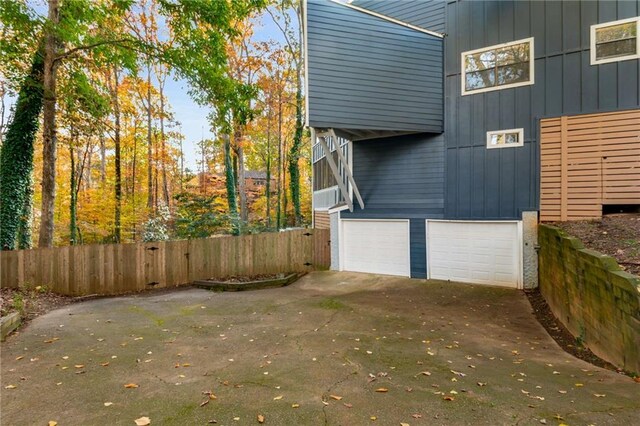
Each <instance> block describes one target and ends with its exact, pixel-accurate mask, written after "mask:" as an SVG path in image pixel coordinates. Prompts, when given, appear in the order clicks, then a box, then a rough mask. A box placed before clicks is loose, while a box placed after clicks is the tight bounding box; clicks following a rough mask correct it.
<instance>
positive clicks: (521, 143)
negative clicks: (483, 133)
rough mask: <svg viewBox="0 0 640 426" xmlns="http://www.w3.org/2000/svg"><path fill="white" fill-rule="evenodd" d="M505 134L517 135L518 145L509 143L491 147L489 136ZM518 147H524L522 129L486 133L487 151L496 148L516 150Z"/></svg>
mask: <svg viewBox="0 0 640 426" xmlns="http://www.w3.org/2000/svg"><path fill="white" fill-rule="evenodd" d="M507 133H517V134H518V143H509V144H503V145H491V136H493V135H500V134H507ZM519 146H524V129H523V128H519V129H506V130H491V131H488V132H487V149H497V148H517V147H519Z"/></svg>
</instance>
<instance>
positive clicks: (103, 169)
mask: <svg viewBox="0 0 640 426" xmlns="http://www.w3.org/2000/svg"><path fill="white" fill-rule="evenodd" d="M106 180H107V146H106V144H105V141H104V135H103V134H102V133H100V182H101V183H102V184H103V185H104V182H105V181H106Z"/></svg>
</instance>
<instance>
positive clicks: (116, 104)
mask: <svg viewBox="0 0 640 426" xmlns="http://www.w3.org/2000/svg"><path fill="white" fill-rule="evenodd" d="M119 84H120V83H119V81H118V69H117V68H115V67H114V69H113V95H112V96H113V115H114V126H113V127H114V129H113V142H114V145H115V169H116V170H115V184H114V186H115V198H116V206H115V217H114V240H115V242H116V243H119V242H120V241H121V235H120V234H121V224H120V215H121V211H122V173H121V170H120V101H119V99H118V85H119Z"/></svg>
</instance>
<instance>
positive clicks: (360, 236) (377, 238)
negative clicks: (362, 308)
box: [342, 220, 410, 276]
mask: <svg viewBox="0 0 640 426" xmlns="http://www.w3.org/2000/svg"><path fill="white" fill-rule="evenodd" d="M342 232H343V236H342V251H343V253H342V257H343V264H342V269H343V270H346V271H354V272H368V273H375V274H387V275H401V276H409V275H410V265H409V225H408V222H407V221H393V220H379V221H369V220H366V221H365V220H343V221H342Z"/></svg>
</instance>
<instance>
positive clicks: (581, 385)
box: [575, 383, 584, 388]
mask: <svg viewBox="0 0 640 426" xmlns="http://www.w3.org/2000/svg"><path fill="white" fill-rule="evenodd" d="M583 386H584V385H583V384H582V383H576V384H575V387H577V388H581V387H583Z"/></svg>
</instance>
